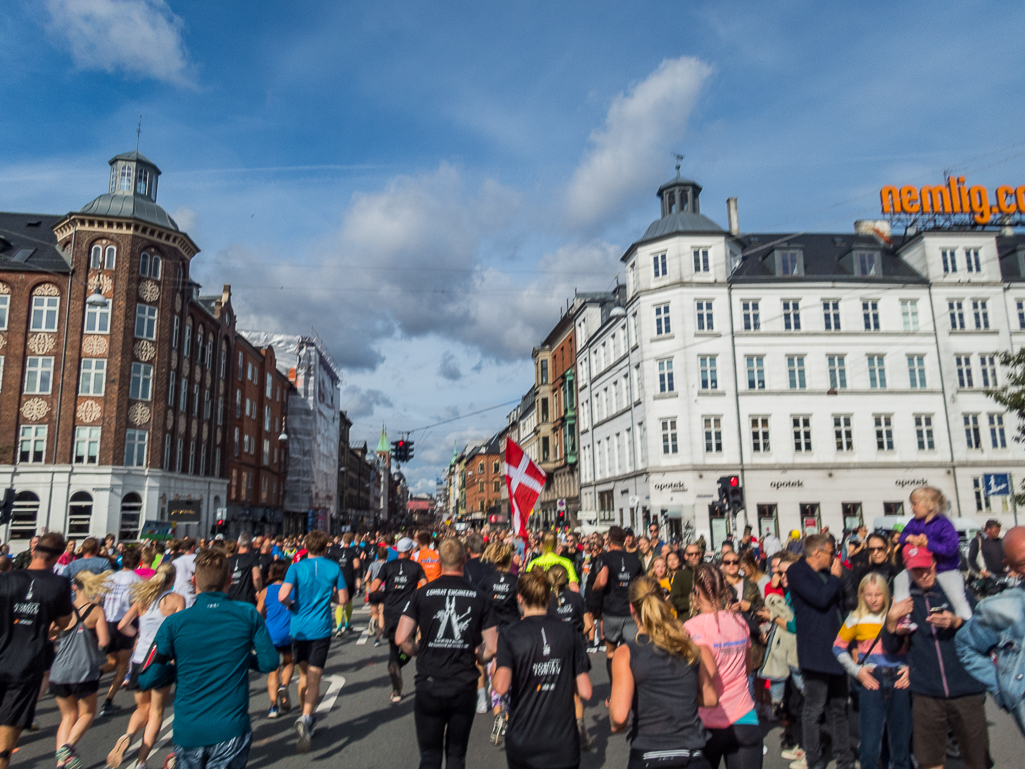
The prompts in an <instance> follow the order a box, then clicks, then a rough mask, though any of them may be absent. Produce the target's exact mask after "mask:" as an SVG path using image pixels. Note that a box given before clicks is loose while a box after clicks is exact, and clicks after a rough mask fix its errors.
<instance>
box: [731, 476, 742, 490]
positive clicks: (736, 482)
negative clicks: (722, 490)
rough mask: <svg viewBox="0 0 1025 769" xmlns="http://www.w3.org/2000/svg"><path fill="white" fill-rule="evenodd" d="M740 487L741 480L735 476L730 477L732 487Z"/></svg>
mask: <svg viewBox="0 0 1025 769" xmlns="http://www.w3.org/2000/svg"><path fill="white" fill-rule="evenodd" d="M739 485H740V478H738V477H737V476H735V475H731V476H730V486H731V487H733V488H736V487H737V486H739Z"/></svg>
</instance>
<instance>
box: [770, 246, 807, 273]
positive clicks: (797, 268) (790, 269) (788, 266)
mask: <svg viewBox="0 0 1025 769" xmlns="http://www.w3.org/2000/svg"><path fill="white" fill-rule="evenodd" d="M776 274H777V275H779V276H780V277H783V278H792V277H795V276H798V275H804V252H802V251H800V250H798V249H793V248H788V249H780V250H778V251H776Z"/></svg>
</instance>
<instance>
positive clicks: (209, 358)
mask: <svg viewBox="0 0 1025 769" xmlns="http://www.w3.org/2000/svg"><path fill="white" fill-rule="evenodd" d="M213 361H214V332H213V331H211V332H210V333H209V335H207V338H206V367H207V369H209V368H210V365H211V364H212V363H213Z"/></svg>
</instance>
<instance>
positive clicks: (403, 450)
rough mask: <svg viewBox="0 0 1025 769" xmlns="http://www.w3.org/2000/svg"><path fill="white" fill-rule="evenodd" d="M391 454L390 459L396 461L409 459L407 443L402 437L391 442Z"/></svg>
mask: <svg viewBox="0 0 1025 769" xmlns="http://www.w3.org/2000/svg"><path fill="white" fill-rule="evenodd" d="M391 455H392V459H394V460H395V461H396V462H405V461H407V460H408V459H409V452H408V450H407V443H406V441H405V440H403V439H401V438H400V439H399V440H397V441H392V442H391Z"/></svg>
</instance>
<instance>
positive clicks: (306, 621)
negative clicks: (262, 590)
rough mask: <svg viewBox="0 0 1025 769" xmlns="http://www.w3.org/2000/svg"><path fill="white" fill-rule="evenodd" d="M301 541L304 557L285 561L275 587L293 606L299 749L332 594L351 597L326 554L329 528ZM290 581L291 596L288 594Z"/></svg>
mask: <svg viewBox="0 0 1025 769" xmlns="http://www.w3.org/2000/svg"><path fill="white" fill-rule="evenodd" d="M303 542H304V544H305V549H306V557H305V558H303V559H302V560H301V561H297V562H296V563H293V564H292V565H291V566H289V567H288V572H287V573H286V574H285V581H284V583H283V584H282V585H281V587H280V588H279V589H278V600H279V602H280V603H282V604H284V605H285V606H289V607H290V609H291V611H292V618H291V621H290V623H289V630H290V632H291V634H292V657H293V659H294V660H295V662H296V663H298V665H299V706H300V707H301V708H302V713H301V714H300V715H299V718H297V719H296V721H295V733H296V738H297V739H296V746H295V749H296V752H298V753H307V752H309V749H310V739H311V738H312V737H313V731H314V729H316V727H317V717H316V715H314V712H313V711H314V709H315V708H316V706H317V700H318V699H319V698H320V679H321V677H322V676H323V675H324V666H325V665H326V664H327V653H328V650H329V649H330V648H331V599H332V598H335V599H336V600H337V601H338V603H340V604H343V605H344V604H345V603H346V602H347V601H348V600H349V591H348V585H346V583H345V577H343V576H342V569H341V567H340V566H339V565H338V564H337V563H335V562H334V561H332V560H330V559H328V558H324V552H325V551H326V550H327V542H328V539H327V534H325V533H324V532H322V531H319V530H316V529H315V530H313V531H311V532H310V533H309V534H307V535H306V538H305V540H304V541H303ZM293 587H294V588H295V600H294V601H293V600H291V596H292V588H293ZM275 655H277V652H275ZM274 667H275V668H276V667H277V665H276V664H275V666H274ZM267 672H270V671H267Z"/></svg>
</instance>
